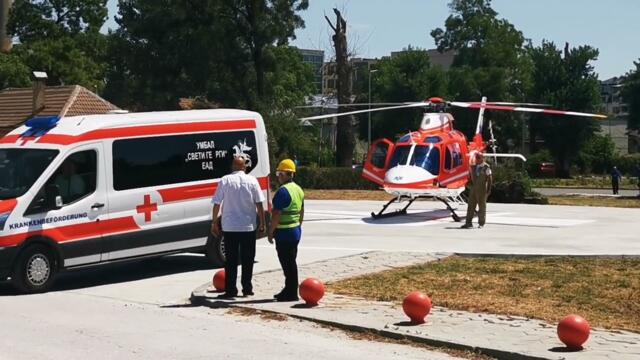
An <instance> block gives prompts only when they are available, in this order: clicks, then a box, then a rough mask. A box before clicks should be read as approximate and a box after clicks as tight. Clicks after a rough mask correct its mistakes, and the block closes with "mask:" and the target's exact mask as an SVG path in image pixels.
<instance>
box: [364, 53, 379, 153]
mask: <svg viewBox="0 0 640 360" xmlns="http://www.w3.org/2000/svg"><path fill="white" fill-rule="evenodd" d="M377 71H378V70H371V64H369V113H368V116H369V126H368V127H367V148H369V147H371V74H373V73H375V72H377Z"/></svg>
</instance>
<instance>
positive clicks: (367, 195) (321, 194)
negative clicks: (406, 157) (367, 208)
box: [304, 189, 393, 201]
mask: <svg viewBox="0 0 640 360" xmlns="http://www.w3.org/2000/svg"><path fill="white" fill-rule="evenodd" d="M304 198H305V199H308V200H380V201H389V200H391V199H393V196H391V195H389V194H388V193H386V192H384V191H382V190H313V189H305V190H304Z"/></svg>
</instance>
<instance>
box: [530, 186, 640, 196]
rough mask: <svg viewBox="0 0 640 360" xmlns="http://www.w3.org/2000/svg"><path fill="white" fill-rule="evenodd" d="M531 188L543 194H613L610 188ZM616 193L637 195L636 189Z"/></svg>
mask: <svg viewBox="0 0 640 360" xmlns="http://www.w3.org/2000/svg"><path fill="white" fill-rule="evenodd" d="M533 190H534V191H537V192H539V193H540V194H542V195H545V196H553V195H567V194H593V195H613V192H612V190H611V189H582V188H534V189H533ZM618 195H620V196H637V195H638V190H620V191H619V194H618Z"/></svg>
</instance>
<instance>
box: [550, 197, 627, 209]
mask: <svg viewBox="0 0 640 360" xmlns="http://www.w3.org/2000/svg"><path fill="white" fill-rule="evenodd" d="M547 198H548V199H549V205H570V206H601V207H620V208H640V199H638V198H615V197H587V196H548V197H547Z"/></svg>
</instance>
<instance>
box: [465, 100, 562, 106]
mask: <svg viewBox="0 0 640 360" xmlns="http://www.w3.org/2000/svg"><path fill="white" fill-rule="evenodd" d="M470 104H481V102H475V101H472V102H470ZM485 104H487V105H507V106H547V107H548V106H551V105H549V104H536V103H518V102H505V101H487V102H486V103H485Z"/></svg>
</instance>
